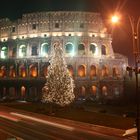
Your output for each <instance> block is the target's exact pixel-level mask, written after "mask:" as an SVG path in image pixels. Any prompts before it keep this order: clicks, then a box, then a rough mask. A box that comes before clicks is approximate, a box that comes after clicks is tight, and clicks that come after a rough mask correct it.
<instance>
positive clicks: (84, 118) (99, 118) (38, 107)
mask: <svg viewBox="0 0 140 140" xmlns="http://www.w3.org/2000/svg"><path fill="white" fill-rule="evenodd" d="M7 106H9V107H13V108H16V109H23V110H26V111H31V112H35V113H41V114H45V115H49V110H50V108H49V106H48V105H46V104H41V103H27V104H21V105H17V104H7ZM102 106H103V105H102ZM92 107H93V110H94V109H96V110H98V109H99V108H101V105H100V106H98V105H93V106H92ZM106 107H107V106H106ZM119 108H120V110H121V107H118V110H119ZM101 109H103V108H101ZM110 110H113V108H111V107H110ZM53 116H55V117H60V118H65V119H70V120H76V121H81V122H86V123H91V124H97V125H103V126H109V127H114V128H119V129H128V128H132V127H133V124H134V118H129V117H126V118H124V117H123V116H122V115H121V116H119V115H112V114H111V113H107V112H106V113H105V112H104V113H101V112H100V111H85V109H84V108H77V107H65V108H57V109H55V114H54V115H53Z"/></svg>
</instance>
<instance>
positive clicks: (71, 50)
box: [65, 43, 74, 56]
mask: <svg viewBox="0 0 140 140" xmlns="http://www.w3.org/2000/svg"><path fill="white" fill-rule="evenodd" d="M65 52H66V54H70V55H72V56H73V55H74V45H73V44H72V43H67V44H66V45H65Z"/></svg>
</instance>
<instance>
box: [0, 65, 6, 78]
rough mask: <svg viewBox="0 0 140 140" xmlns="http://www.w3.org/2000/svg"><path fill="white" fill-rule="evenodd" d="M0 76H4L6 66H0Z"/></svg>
mask: <svg viewBox="0 0 140 140" xmlns="http://www.w3.org/2000/svg"><path fill="white" fill-rule="evenodd" d="M0 77H6V67H5V66H1V68H0Z"/></svg>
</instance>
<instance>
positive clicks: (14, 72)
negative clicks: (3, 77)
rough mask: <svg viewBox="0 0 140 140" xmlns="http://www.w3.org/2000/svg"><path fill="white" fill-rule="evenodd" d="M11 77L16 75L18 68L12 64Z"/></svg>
mask: <svg viewBox="0 0 140 140" xmlns="http://www.w3.org/2000/svg"><path fill="white" fill-rule="evenodd" d="M9 77H11V78H14V77H16V69H15V66H14V65H12V66H10V70H9Z"/></svg>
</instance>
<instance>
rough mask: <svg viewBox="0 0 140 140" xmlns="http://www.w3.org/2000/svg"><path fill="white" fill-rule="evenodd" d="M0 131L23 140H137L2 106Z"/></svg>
mask: <svg viewBox="0 0 140 140" xmlns="http://www.w3.org/2000/svg"><path fill="white" fill-rule="evenodd" d="M0 130H4V131H5V132H8V133H10V134H12V135H14V136H17V137H19V138H20V139H21V140H65V139H67V140H94V139H95V140H129V139H130V138H131V140H135V136H133V137H128V138H127V137H125V138H124V137H123V136H122V133H121V132H122V131H120V130H117V129H111V128H107V129H100V127H97V128H93V127H91V126H90V125H89V126H88V125H82V123H78V122H75V123H74V122H72V121H67V120H64V119H58V118H55V117H50V116H45V115H40V114H35V113H29V112H25V111H21V110H15V109H12V108H8V107H5V106H0Z"/></svg>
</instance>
